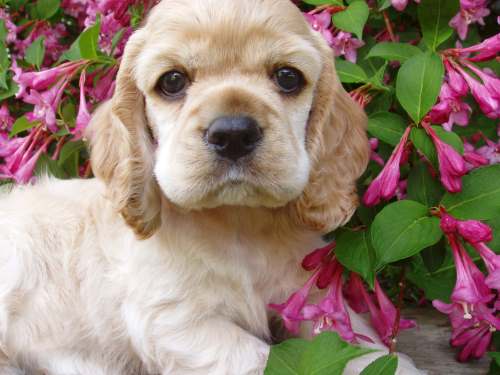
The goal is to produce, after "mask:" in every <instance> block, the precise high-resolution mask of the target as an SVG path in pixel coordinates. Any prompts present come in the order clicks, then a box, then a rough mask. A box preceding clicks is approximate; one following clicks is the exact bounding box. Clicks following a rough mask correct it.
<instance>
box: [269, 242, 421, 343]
mask: <svg viewBox="0 0 500 375" xmlns="http://www.w3.org/2000/svg"><path fill="white" fill-rule="evenodd" d="M334 248H335V242H332V243H330V244H328V245H326V246H325V247H322V248H319V249H316V250H314V251H313V252H311V253H310V254H308V255H307V256H306V257H305V258H304V260H303V261H302V267H303V268H304V269H305V270H307V271H312V272H313V274H312V275H311V277H310V278H309V279H308V280H307V282H306V283H305V284H304V286H303V287H302V288H301V289H299V290H298V291H296V292H295V293H293V294H292V295H291V296H290V298H289V299H288V300H287V301H286V302H285V303H282V304H270V305H269V307H270V308H271V309H273V310H275V311H277V312H278V313H279V314H280V316H281V317H282V318H283V321H284V323H285V326H286V328H287V329H288V330H290V331H291V332H293V333H298V331H299V326H300V323H301V322H303V321H311V322H312V323H313V329H314V334H319V333H321V332H324V331H335V332H337V333H338V334H339V335H340V337H342V338H343V339H344V340H345V341H348V342H352V343H356V342H358V339H361V340H365V341H368V342H373V340H372V338H370V337H367V336H364V335H361V334H359V333H356V332H354V331H353V328H352V325H351V319H350V316H349V309H348V308H347V305H349V306H350V307H351V309H353V310H354V311H355V312H356V313H366V312H369V313H370V318H371V322H372V325H373V327H374V328H375V330H376V331H377V333H378V335H379V337H380V340H382V342H383V343H385V344H386V345H387V346H390V345H391V343H392V340H393V339H394V337H395V331H394V329H395V327H398V328H397V329H398V330H399V329H408V328H413V327H415V326H416V324H415V322H414V321H412V320H406V319H399V318H398V317H397V312H396V308H395V307H394V305H393V304H392V302H391V301H390V300H389V298H387V296H386V295H385V293H384V292H383V290H382V288H381V287H380V284H379V283H378V281H377V280H376V279H375V293H373V294H372V293H369V292H368V291H367V290H366V289H365V286H364V284H363V281H361V279H360V277H359V276H358V275H357V274H356V273H354V272H351V276H350V278H349V282H348V283H347V284H345V285H344V278H343V273H344V267H343V266H342V264H341V263H340V262H339V261H338V260H337V259H336V257H335V253H334ZM314 286H316V287H317V288H318V289H319V290H322V289H327V291H326V293H325V295H324V296H323V298H322V299H321V300H320V301H319V302H318V303H316V304H312V303H307V302H308V297H309V295H310V294H311V290H312V288H313V287H314ZM346 300H347V301H348V303H346Z"/></svg>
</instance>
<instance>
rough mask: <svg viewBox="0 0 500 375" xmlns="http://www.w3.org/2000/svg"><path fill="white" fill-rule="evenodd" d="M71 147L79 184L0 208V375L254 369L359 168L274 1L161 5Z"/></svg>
mask: <svg viewBox="0 0 500 375" xmlns="http://www.w3.org/2000/svg"><path fill="white" fill-rule="evenodd" d="M88 136H89V138H90V139H91V160H92V167H93V170H94V173H95V175H96V176H97V178H96V179H93V180H73V181H56V180H54V179H47V180H45V181H41V182H39V183H38V184H36V185H34V186H28V187H20V188H16V189H15V190H14V191H12V192H10V193H4V194H3V195H2V196H1V198H0V228H1V229H0V373H1V374H2V375H6V374H47V375H115V374H116V375H118V374H120V375H122V374H130V375H137V374H174V375H177V374H214V375H225V374H228V375H240V374H261V373H262V371H263V369H264V367H265V363H266V358H267V355H268V352H269V343H270V341H271V340H270V339H271V332H270V329H269V324H268V319H269V318H270V312H269V311H268V310H267V305H268V303H270V302H276V301H282V300H284V299H285V298H286V297H287V296H288V295H289V294H290V293H292V292H293V291H294V290H296V289H297V288H299V287H300V286H301V285H302V284H303V283H304V281H305V279H306V277H307V275H306V274H305V273H304V272H303V271H301V270H300V269H299V267H298V266H297V265H298V264H299V262H300V260H301V259H302V257H303V256H304V255H305V253H307V252H308V251H310V250H311V249H312V248H314V247H317V246H318V245H320V243H321V234H323V233H326V232H328V231H331V230H332V229H335V228H337V227H338V226H339V225H342V224H343V223H345V222H346V221H347V220H349V218H350V217H351V215H352V214H353V212H354V210H355V208H356V204H357V194H356V188H355V182H356V179H357V178H358V177H359V176H360V174H361V173H362V172H363V170H364V169H365V166H366V164H367V161H368V157H369V147H368V142H367V138H366V135H365V116H364V114H363V112H362V110H361V109H360V108H359V107H358V106H357V105H356V104H355V103H354V102H353V101H352V100H351V99H350V97H349V96H348V95H347V94H346V92H345V91H344V90H343V89H342V87H341V85H340V83H339V81H338V78H337V76H336V74H335V69H334V65H333V58H332V52H331V50H330V48H329V47H328V46H327V45H326V43H325V42H324V41H323V40H322V39H321V36H320V35H319V34H317V33H315V32H314V31H312V30H311V29H310V28H309V26H308V25H307V23H306V22H305V21H304V19H303V16H302V14H301V13H300V12H299V10H298V9H296V7H295V6H294V5H293V4H292V3H291V2H290V1H289V0H165V1H163V2H161V3H160V4H159V5H157V6H156V8H155V9H154V10H153V11H152V12H151V14H150V15H149V17H148V19H147V22H145V25H144V27H142V28H141V29H140V30H138V31H137V32H136V33H135V34H134V35H133V36H132V37H131V39H130V41H129V43H128V45H127V47H126V50H125V55H124V57H123V61H122V63H121V67H120V70H119V73H118V78H117V85H116V92H115V94H114V96H113V98H112V100H111V101H110V102H108V103H104V104H103V105H102V106H101V107H100V108H99V109H98V110H97V112H96V113H95V115H94V117H93V120H92V122H91V125H90V128H89V134H88ZM358 323H359V324H362V322H358ZM358 323H356V322H355V324H358ZM360 329H363V330H364V331H366V329H368V328H366V327H364V328H360ZM380 347H382V346H380ZM382 354H384V353H383V352H378V353H375V354H373V355H369V356H365V357H361V358H360V359H358V360H355V361H352V362H351V364H350V365H349V367H348V369H347V370H346V373H347V372H349V373H352V374H356V373H359V371H360V370H361V369H362V368H363V367H364V366H366V365H367V364H368V363H369V362H370V361H372V360H373V358H374V357H376V356H379V355H382ZM403 366H405V364H404V363H400V368H403ZM412 371H413V370H412V367H411V365H409V364H408V366H407V371H406V372H401V373H413V372H412ZM415 371H416V370H415Z"/></svg>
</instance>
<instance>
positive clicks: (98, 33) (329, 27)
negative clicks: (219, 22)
mask: <svg viewBox="0 0 500 375" xmlns="http://www.w3.org/2000/svg"><path fill="white" fill-rule="evenodd" d="M295 3H297V6H299V7H300V8H301V10H302V11H303V12H304V16H305V17H306V19H307V21H308V22H309V23H310V24H311V27H312V28H313V29H315V30H316V31H317V32H319V33H321V34H322V35H323V37H324V38H325V39H326V41H327V42H328V43H329V44H330V46H331V47H332V50H333V53H334V55H335V56H336V57H335V59H336V67H337V71H338V74H339V77H340V79H341V81H342V82H343V84H344V86H345V88H346V89H347V90H348V91H349V93H350V94H351V96H352V98H353V99H354V100H355V101H357V102H358V103H359V105H360V106H362V107H363V108H365V110H366V112H367V114H368V116H369V124H368V132H369V135H370V136H371V139H370V145H371V148H372V155H371V162H370V165H369V166H368V169H367V171H366V172H365V174H364V175H363V176H362V178H361V179H360V180H359V191H360V194H361V195H362V202H363V205H361V206H360V207H359V209H358V210H357V212H356V214H355V215H354V217H353V218H352V220H351V221H350V222H349V223H348V224H347V225H346V226H345V227H344V228H342V229H339V230H338V231H336V232H335V233H333V234H331V235H329V236H328V239H329V242H330V243H329V244H328V245H327V246H325V247H324V248H322V249H317V250H315V251H313V252H312V253H311V254H310V255H308V256H307V257H306V258H305V259H304V262H303V267H304V268H305V269H307V270H309V271H311V277H310V279H309V281H308V282H307V283H306V285H304V287H303V288H302V289H301V290H299V291H297V292H296V293H294V294H293V295H292V296H290V298H289V299H288V300H287V301H285V302H283V303H281V304H272V305H270V308H272V309H274V310H276V311H278V312H279V313H280V314H281V315H282V317H283V318H284V321H285V324H286V326H287V328H288V329H290V330H291V331H292V332H294V331H296V330H297V329H298V326H299V325H300V323H301V322H302V321H304V320H309V321H312V322H313V326H314V329H315V333H317V334H319V333H321V332H323V331H334V332H335V334H333V333H322V334H319V335H318V336H317V337H316V339H315V340H314V341H313V342H311V343H309V344H306V343H305V342H303V341H301V340H292V341H289V342H285V343H284V344H281V345H280V346H277V347H276V348H275V349H274V350H273V352H272V354H271V357H270V361H269V369H270V370H269V371H272V369H273V366H277V364H279V362H280V359H281V358H282V356H283V355H285V354H286V353H289V354H290V353H293V354H294V355H293V358H292V357H290V356H289V357H286V356H285V357H283V358H288V360H289V362H290V366H291V367H293V366H296V367H298V368H302V370H303V369H304V368H309V369H310V368H311V367H307V366H315V365H314V363H317V362H318V361H317V362H314V361H311V358H312V356H313V355H314V353H318V351H321V350H323V351H324V350H327V349H325V347H326V346H328V347H330V348H335V350H336V351H337V352H339V351H345V356H344V357H343V358H344V360H343V361H340V362H335V363H329V365H328V366H330V367H329V368H330V369H331V372H329V373H330V374H333V373H340V372H341V371H342V368H343V366H344V365H345V361H347V359H348V358H353V357H355V356H357V355H361V354H363V353H364V352H366V351H364V350H362V349H359V348H356V347H352V346H350V345H349V344H348V343H356V342H359V341H360V340H369V338H366V337H363V336H360V335H359V334H357V333H356V332H354V331H353V329H352V327H351V324H350V317H349V314H348V312H347V311H348V310H347V309H346V306H347V305H350V306H351V308H352V309H354V310H355V311H357V312H369V314H370V316H371V321H372V324H373V326H374V328H375V329H376V331H377V333H378V334H379V336H380V337H381V339H382V340H383V342H384V343H385V344H386V345H387V346H388V347H389V348H390V349H391V350H394V349H395V343H396V340H395V339H396V336H397V334H398V332H399V330H400V329H407V328H411V327H413V326H414V325H415V322H413V321H408V320H405V319H403V318H401V315H400V310H401V307H402V305H403V303H406V304H408V303H410V304H412V303H413V304H416V303H419V304H425V303H426V301H432V305H433V306H434V307H435V308H436V309H438V310H439V311H441V312H442V313H444V314H448V315H449V316H450V321H451V325H452V328H453V334H452V338H451V345H453V346H456V347H459V348H460V350H459V354H458V359H459V360H461V361H465V360H469V359H472V358H479V357H481V356H483V355H484V353H485V352H486V351H487V350H488V348H489V347H491V342H492V340H494V336H495V335H496V333H495V334H494V332H495V331H496V330H498V329H500V319H499V313H500V300H499V299H498V290H500V256H498V255H496V253H495V251H494V250H500V239H499V238H500V166H499V165H498V163H499V162H500V142H499V132H500V128H499V127H498V118H499V115H500V105H499V103H500V79H499V78H498V77H497V76H498V73H499V64H498V60H499V58H498V52H499V50H500V34H498V33H497V34H495V33H496V32H497V31H498V24H497V21H499V19H497V16H496V15H495V14H494V11H495V9H493V7H491V9H490V7H489V6H491V5H492V3H493V2H489V1H488V0H460V1H459V0H419V1H417V0H414V1H411V0H378V1H374V0H367V1H365V0H345V1H343V0H307V1H303V2H301V1H295ZM497 4H498V3H497ZM0 5H1V8H0V44H1V46H0V99H1V100H2V104H1V106H0V184H7V183H13V182H14V183H20V184H23V183H28V182H30V181H32V180H33V179H36V176H37V175H38V174H40V173H42V172H43V173H45V172H46V171H48V172H49V173H50V174H52V175H54V176H57V177H59V178H71V177H76V176H80V177H89V176H91V174H92V171H91V168H90V165H89V162H88V154H87V151H86V149H85V143H84V139H82V137H83V130H84V129H85V127H86V126H87V124H88V122H89V119H90V112H91V110H92V109H93V108H94V107H95V106H96V105H97V104H99V103H100V102H102V101H104V100H106V99H108V98H110V97H111V95H112V93H113V88H114V78H115V74H116V72H117V70H118V66H119V63H120V58H121V55H122V52H123V47H124V45H125V43H126V41H127V39H128V37H129V36H130V34H131V33H132V31H133V30H134V28H135V27H137V25H138V23H139V22H140V20H141V19H142V18H143V16H144V15H145V14H146V13H147V11H148V10H149V9H150V8H151V7H152V6H153V5H154V1H152V0H151V1H147V0H142V1H141V0H103V1H97V0H88V1H82V0H62V1H60V0H38V1H29V0H0ZM496 11H498V6H497V8H496ZM382 286H390V287H389V288H387V290H386V292H384V290H383V288H382ZM312 288H320V289H325V290H326V292H325V294H324V299H323V300H322V301H320V302H319V303H318V304H315V305H313V304H308V303H307V295H308V293H309V291H310V290H311V289H312ZM370 290H373V292H372V291H370ZM388 295H389V296H390V297H391V298H392V299H393V300H395V301H396V302H395V304H394V303H393V302H392V301H391V299H390V298H389V297H388ZM276 302H282V301H276ZM498 339H500V337H499V338H498ZM342 340H343V341H342ZM346 342H348V343H346ZM321 348H323V349H321ZM496 349H497V350H498V349H500V348H499V347H498V346H497V347H496ZM332 350H333V349H332ZM284 353H285V354H284ZM311 353H312V354H311ZM325 353H326V352H325ZM492 357H493V358H498V357H499V355H496V354H492ZM321 358H322V359H321V360H322V361H330V362H331V361H335V360H336V358H337V359H338V356H321ZM300 366H302V367H300ZM304 366H306V367H304ZM377 366H379V367H380V366H382V367H383V366H388V367H386V368H392V367H394V357H391V356H388V357H383V358H382V359H380V360H379V361H377V362H375V363H373V364H372V366H371V367H372V369H371V370H370V369H367V373H370V371H375V370H376V369H377ZM495 366H498V363H497V364H495V363H493V364H492V368H495ZM496 369H497V370H498V367H496ZM302 370H301V371H302ZM492 371H495V370H492Z"/></svg>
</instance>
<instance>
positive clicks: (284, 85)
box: [274, 67, 304, 94]
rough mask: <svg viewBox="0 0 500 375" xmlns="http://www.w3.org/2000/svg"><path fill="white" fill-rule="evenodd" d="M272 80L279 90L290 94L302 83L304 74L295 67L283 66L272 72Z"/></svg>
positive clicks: (300, 86)
mask: <svg viewBox="0 0 500 375" xmlns="http://www.w3.org/2000/svg"><path fill="white" fill-rule="evenodd" d="M274 81H275V82H276V84H277V85H278V86H279V88H280V89H281V91H283V92H284V93H286V94H292V93H294V92H296V91H298V90H299V89H301V88H302V86H303V85H304V76H303V75H302V73H301V72H299V71H298V70H297V69H295V68H289V67H284V68H280V69H278V70H276V71H275V72H274Z"/></svg>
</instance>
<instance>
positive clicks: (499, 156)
mask: <svg viewBox="0 0 500 375" xmlns="http://www.w3.org/2000/svg"><path fill="white" fill-rule="evenodd" d="M477 153H478V154H479V155H481V156H483V157H484V158H485V159H487V160H488V162H489V164H498V163H500V140H499V141H498V142H497V143H495V142H493V141H492V140H490V139H487V138H486V145H484V146H482V147H480V148H478V149H477Z"/></svg>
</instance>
